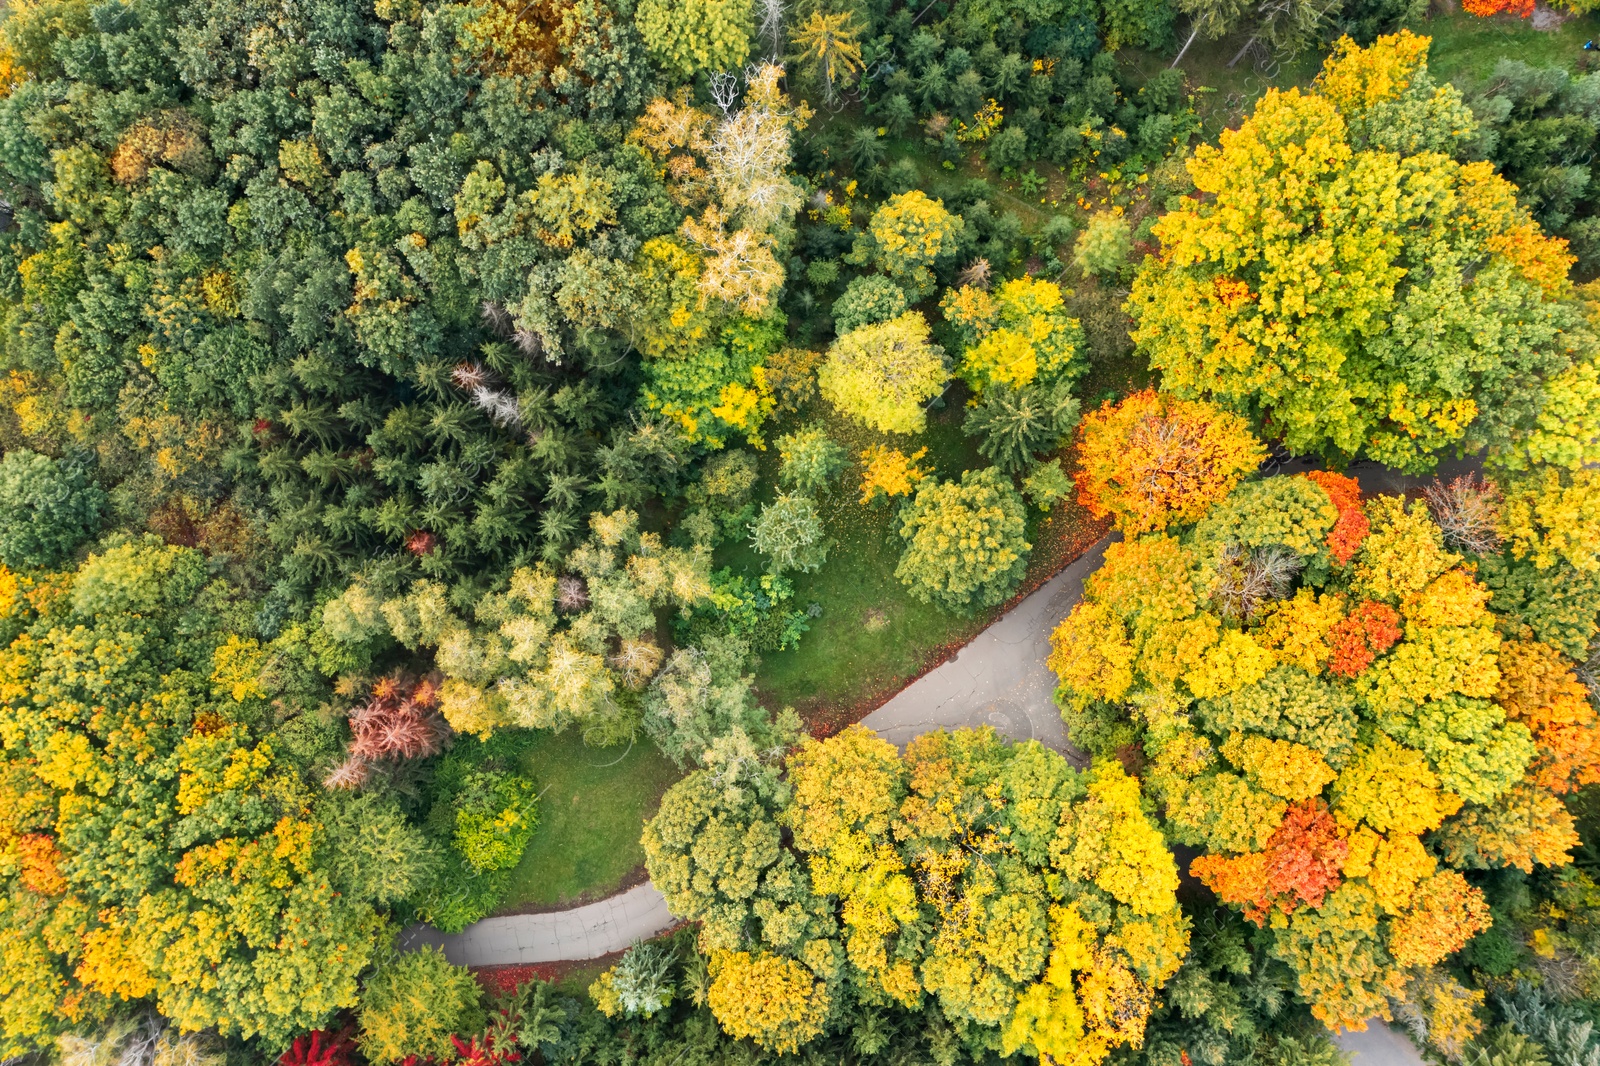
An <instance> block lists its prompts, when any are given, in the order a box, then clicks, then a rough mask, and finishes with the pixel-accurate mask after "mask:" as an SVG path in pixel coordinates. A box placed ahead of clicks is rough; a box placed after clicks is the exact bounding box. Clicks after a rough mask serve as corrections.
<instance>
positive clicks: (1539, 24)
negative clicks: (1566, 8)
mask: <svg viewBox="0 0 1600 1066" xmlns="http://www.w3.org/2000/svg"><path fill="white" fill-rule="evenodd" d="M1565 21H1567V20H1566V16H1564V15H1562V14H1561V12H1559V11H1557V10H1555V9H1554V8H1549V7H1546V6H1545V5H1543V4H1538V5H1536V6H1535V7H1534V9H1533V15H1532V16H1531V17H1530V18H1529V19H1528V25H1530V26H1532V27H1533V28H1534V29H1536V30H1543V31H1544V32H1546V33H1552V32H1554V31H1555V30H1559V29H1560V28H1561V24H1562V23H1563V22H1565Z"/></svg>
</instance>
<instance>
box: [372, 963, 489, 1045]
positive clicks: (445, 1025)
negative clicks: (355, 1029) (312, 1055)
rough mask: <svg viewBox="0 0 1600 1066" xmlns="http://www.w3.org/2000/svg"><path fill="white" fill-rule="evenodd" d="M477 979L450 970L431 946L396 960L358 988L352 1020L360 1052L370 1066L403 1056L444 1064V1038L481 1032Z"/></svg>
mask: <svg viewBox="0 0 1600 1066" xmlns="http://www.w3.org/2000/svg"><path fill="white" fill-rule="evenodd" d="M479 1000H480V991H479V988H478V982H477V979H476V978H474V977H473V976H472V972H471V971H470V970H468V969H467V968H466V967H465V966H452V965H450V963H449V961H448V960H447V959H446V958H445V957H444V952H443V951H441V950H439V949H438V948H436V947H425V948H422V949H421V950H420V951H412V952H407V953H406V954H404V955H398V956H396V957H394V958H392V959H390V960H389V961H387V962H386V963H384V964H383V965H382V966H379V967H378V971H377V972H376V973H374V974H373V975H372V976H371V977H369V978H367V982H366V984H365V985H364V986H363V987H362V989H361V1003H360V1006H359V1007H358V1008H357V1018H358V1020H359V1022H360V1026H361V1037H360V1040H359V1043H360V1045H361V1053H362V1054H363V1055H365V1056H366V1057H367V1058H368V1059H369V1060H371V1061H372V1062H397V1061H399V1060H401V1059H404V1058H406V1057H407V1056H409V1055H416V1056H418V1057H423V1058H427V1057H433V1058H438V1059H445V1058H447V1057H449V1056H450V1055H451V1052H452V1051H453V1050H454V1049H453V1048H452V1047H451V1044H450V1037H451V1036H452V1035H453V1034H455V1033H474V1032H477V1031H478V1030H479V1029H481V1028H482V1027H483V1023H484V1013H483V1008H482V1007H481V1006H480V1003H479Z"/></svg>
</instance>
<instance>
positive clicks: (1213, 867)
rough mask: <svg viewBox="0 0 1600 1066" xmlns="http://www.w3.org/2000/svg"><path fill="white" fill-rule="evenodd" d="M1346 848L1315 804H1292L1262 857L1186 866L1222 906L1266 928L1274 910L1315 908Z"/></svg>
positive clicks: (1215, 858) (1334, 884) (1214, 858)
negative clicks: (1230, 906)
mask: <svg viewBox="0 0 1600 1066" xmlns="http://www.w3.org/2000/svg"><path fill="white" fill-rule="evenodd" d="M1349 850H1350V846H1349V844H1348V842H1347V841H1346V840H1345V838H1344V837H1343V836H1341V835H1340V833H1339V826H1338V823H1337V822H1335V821H1334V818H1333V815H1332V814H1331V813H1330V812H1329V811H1328V808H1327V806H1326V805H1325V804H1324V803H1323V802H1322V801H1321V800H1320V799H1313V800H1310V801H1308V802H1305V803H1296V804H1292V805H1291V806H1290V807H1289V810H1288V812H1287V813H1286V814H1285V815H1284V818H1283V824H1281V825H1279V826H1278V828H1277V829H1276V830H1274V831H1273V834H1272V838H1271V839H1270V840H1269V841H1268V842H1267V849H1266V850H1265V851H1258V852H1252V853H1251V854H1248V855H1239V856H1233V857H1229V856H1224V855H1202V856H1201V857H1200V858H1197V859H1195V860H1194V862H1193V863H1191V864H1190V866H1189V872H1190V873H1192V874H1194V875H1195V876H1196V877H1198V878H1200V880H1201V881H1203V882H1204V883H1205V884H1206V887H1208V888H1210V889H1211V890H1212V891H1213V892H1215V893H1216V894H1217V896H1218V898H1220V899H1221V900H1222V901H1223V902H1224V903H1230V904H1234V905H1237V906H1242V907H1243V908H1244V916H1245V917H1246V918H1249V919H1250V920H1251V921H1253V922H1255V923H1256V924H1257V925H1265V924H1266V921H1267V915H1268V914H1269V913H1271V911H1272V908H1273V907H1277V908H1278V910H1280V911H1282V912H1283V913H1284V914H1292V913H1293V912H1294V910H1295V908H1297V907H1299V906H1300V905H1301V904H1306V905H1309V906H1312V907H1320V906H1321V905H1322V901H1323V899H1325V898H1326V897H1327V895H1328V893H1329V892H1331V891H1333V890H1334V889H1335V888H1338V887H1339V871H1340V868H1341V867H1342V866H1343V865H1344V860H1345V856H1346V855H1347V854H1348V853H1349Z"/></svg>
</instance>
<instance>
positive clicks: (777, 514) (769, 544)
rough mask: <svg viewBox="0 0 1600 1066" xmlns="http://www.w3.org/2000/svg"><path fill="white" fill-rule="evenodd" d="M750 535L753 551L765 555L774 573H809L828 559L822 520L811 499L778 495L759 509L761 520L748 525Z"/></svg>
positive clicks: (793, 495)
mask: <svg viewBox="0 0 1600 1066" xmlns="http://www.w3.org/2000/svg"><path fill="white" fill-rule="evenodd" d="M750 533H751V542H752V543H753V544H754V545H755V549H756V551H758V552H760V553H761V554H762V555H765V556H767V568H768V569H769V570H771V571H772V572H773V573H775V574H778V573H782V572H783V571H785V570H799V571H800V572H801V573H806V574H809V573H811V572H812V571H813V570H816V569H818V568H819V567H821V566H822V564H823V563H824V562H826V561H827V559H828V542H827V540H826V539H825V538H824V536H823V532H822V519H821V518H820V517H818V515H817V504H816V501H815V500H813V499H812V498H811V497H810V496H803V495H800V494H798V493H784V494H783V495H781V496H779V497H778V498H777V499H776V500H773V501H772V502H771V503H769V504H767V505H766V506H765V507H763V508H761V517H760V518H758V519H757V520H756V521H755V523H754V524H753V525H751V527H750Z"/></svg>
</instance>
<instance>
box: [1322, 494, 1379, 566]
mask: <svg viewBox="0 0 1600 1066" xmlns="http://www.w3.org/2000/svg"><path fill="white" fill-rule="evenodd" d="M1306 477H1307V478H1308V479H1309V480H1311V481H1314V482H1316V483H1317V484H1318V485H1319V486H1321V488H1322V491H1323V492H1326V493H1327V494H1328V499H1329V500H1331V501H1333V506H1334V507H1336V508H1337V509H1338V511H1339V520H1338V521H1337V522H1335V523H1334V526H1333V528H1332V529H1330V530H1329V531H1328V551H1329V552H1331V553H1332V554H1333V557H1334V559H1335V560H1337V561H1338V563H1339V565H1340V566H1343V565H1344V564H1345V563H1348V562H1349V561H1350V560H1351V559H1354V558H1355V556H1356V552H1357V551H1359V550H1360V549H1361V542H1362V541H1364V540H1366V539H1367V534H1368V533H1369V532H1371V529H1372V525H1371V523H1370V522H1368V521H1367V516H1366V513H1365V512H1364V511H1362V510H1361V483H1360V482H1359V481H1357V480H1356V479H1355V478H1353V477H1346V476H1344V475H1343V474H1335V473H1333V472H1332V471H1330V470H1313V471H1311V472H1310V473H1308V474H1307V475H1306Z"/></svg>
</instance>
